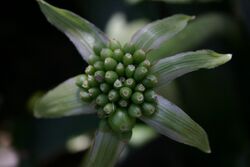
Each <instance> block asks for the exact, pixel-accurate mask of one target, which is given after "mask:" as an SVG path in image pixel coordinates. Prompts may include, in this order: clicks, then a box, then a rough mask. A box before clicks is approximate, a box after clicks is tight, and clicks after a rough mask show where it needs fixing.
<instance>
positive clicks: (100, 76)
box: [94, 71, 105, 83]
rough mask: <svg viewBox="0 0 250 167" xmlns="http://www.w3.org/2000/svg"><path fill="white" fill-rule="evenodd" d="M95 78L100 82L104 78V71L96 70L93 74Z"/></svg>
mask: <svg viewBox="0 0 250 167" xmlns="http://www.w3.org/2000/svg"><path fill="white" fill-rule="evenodd" d="M94 77H95V80H96V81H97V82H99V83H102V82H103V81H104V79H105V72H104V71H96V72H95V74H94Z"/></svg>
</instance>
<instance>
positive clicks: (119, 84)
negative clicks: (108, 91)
mask: <svg viewBox="0 0 250 167" xmlns="http://www.w3.org/2000/svg"><path fill="white" fill-rule="evenodd" d="M122 85H123V84H122V82H121V81H120V80H119V79H117V80H116V81H115V83H114V88H115V89H120V88H121V87H122Z"/></svg>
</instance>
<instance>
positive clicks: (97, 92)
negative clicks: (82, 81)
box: [88, 88, 101, 98]
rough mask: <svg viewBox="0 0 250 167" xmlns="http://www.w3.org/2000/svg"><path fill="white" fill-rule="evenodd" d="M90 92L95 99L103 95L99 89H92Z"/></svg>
mask: <svg viewBox="0 0 250 167" xmlns="http://www.w3.org/2000/svg"><path fill="white" fill-rule="evenodd" d="M88 92H89V95H90V97H92V98H95V97H97V96H98V95H99V94H101V91H100V90H99V89H98V88H90V89H89V90H88Z"/></svg>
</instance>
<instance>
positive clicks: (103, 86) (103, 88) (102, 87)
mask: <svg viewBox="0 0 250 167" xmlns="http://www.w3.org/2000/svg"><path fill="white" fill-rule="evenodd" d="M110 89H111V86H110V85H109V84H107V83H101V84H100V90H101V91H102V92H103V93H108V92H109V91H110Z"/></svg>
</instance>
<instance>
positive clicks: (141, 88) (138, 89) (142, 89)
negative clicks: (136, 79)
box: [135, 83, 146, 92]
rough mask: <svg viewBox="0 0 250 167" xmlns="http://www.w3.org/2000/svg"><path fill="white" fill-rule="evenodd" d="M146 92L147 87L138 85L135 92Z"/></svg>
mask: <svg viewBox="0 0 250 167" xmlns="http://www.w3.org/2000/svg"><path fill="white" fill-rule="evenodd" d="M145 90H146V88H145V86H144V85H143V84H141V83H140V84H137V85H136V87H135V91H137V92H144V91H145Z"/></svg>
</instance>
